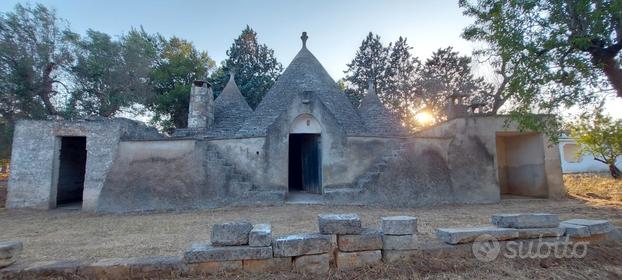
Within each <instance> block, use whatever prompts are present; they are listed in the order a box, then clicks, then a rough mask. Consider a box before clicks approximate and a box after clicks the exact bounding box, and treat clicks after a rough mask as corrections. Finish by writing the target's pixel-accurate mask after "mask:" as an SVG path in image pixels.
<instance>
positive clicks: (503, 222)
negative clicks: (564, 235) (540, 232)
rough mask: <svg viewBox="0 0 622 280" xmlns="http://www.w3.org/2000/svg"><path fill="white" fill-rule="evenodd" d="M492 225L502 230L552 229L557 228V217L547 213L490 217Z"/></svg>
mask: <svg viewBox="0 0 622 280" xmlns="http://www.w3.org/2000/svg"><path fill="white" fill-rule="evenodd" d="M491 222H492V224H493V225H496V226H498V227H503V228H554V227H558V226H559V216H558V215H555V214H548V213H518V214H496V215H492V218H491Z"/></svg>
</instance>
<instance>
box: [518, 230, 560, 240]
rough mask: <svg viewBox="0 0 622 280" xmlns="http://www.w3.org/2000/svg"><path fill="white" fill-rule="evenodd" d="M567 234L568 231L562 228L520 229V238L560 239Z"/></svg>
mask: <svg viewBox="0 0 622 280" xmlns="http://www.w3.org/2000/svg"><path fill="white" fill-rule="evenodd" d="M564 233H566V229H564V228H560V227H554V228H522V229H518V238H521V239H529V238H540V237H560V236H563V235H564Z"/></svg>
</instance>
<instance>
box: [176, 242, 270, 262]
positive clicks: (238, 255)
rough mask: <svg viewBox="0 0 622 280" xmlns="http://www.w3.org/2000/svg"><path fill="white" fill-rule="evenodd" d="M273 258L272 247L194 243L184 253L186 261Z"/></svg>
mask: <svg viewBox="0 0 622 280" xmlns="http://www.w3.org/2000/svg"><path fill="white" fill-rule="evenodd" d="M269 258H272V247H250V246H232V247H214V246H210V245H205V244H193V245H192V247H191V248H190V249H189V250H188V251H186V252H185V253H184V261H185V262H186V263H199V262H208V261H235V260H261V259H269Z"/></svg>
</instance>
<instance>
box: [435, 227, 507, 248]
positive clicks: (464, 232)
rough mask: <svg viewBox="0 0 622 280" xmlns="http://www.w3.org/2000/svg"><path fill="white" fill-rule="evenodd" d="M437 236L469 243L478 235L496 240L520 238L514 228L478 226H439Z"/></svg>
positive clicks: (448, 241) (446, 239)
mask: <svg viewBox="0 0 622 280" xmlns="http://www.w3.org/2000/svg"><path fill="white" fill-rule="evenodd" d="M436 236H437V237H438V239H440V240H442V241H443V242H445V243H448V244H460V243H469V242H473V241H475V240H476V239H477V238H478V237H480V236H481V237H492V238H495V239H496V240H510V239H516V238H518V230H516V229H513V228H497V227H476V228H438V229H436Z"/></svg>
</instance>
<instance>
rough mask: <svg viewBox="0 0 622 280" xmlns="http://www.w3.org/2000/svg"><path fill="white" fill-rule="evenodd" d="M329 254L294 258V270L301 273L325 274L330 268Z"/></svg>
mask: <svg viewBox="0 0 622 280" xmlns="http://www.w3.org/2000/svg"><path fill="white" fill-rule="evenodd" d="M329 259H330V257H329V256H328V254H319V255H307V256H299V257H295V258H294V270H295V271H297V272H300V273H311V274H323V273H328V270H329V269H330V264H329Z"/></svg>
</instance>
